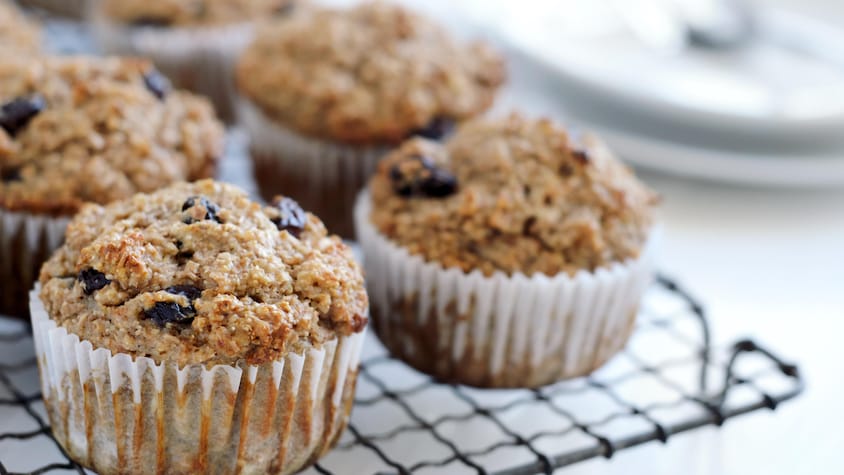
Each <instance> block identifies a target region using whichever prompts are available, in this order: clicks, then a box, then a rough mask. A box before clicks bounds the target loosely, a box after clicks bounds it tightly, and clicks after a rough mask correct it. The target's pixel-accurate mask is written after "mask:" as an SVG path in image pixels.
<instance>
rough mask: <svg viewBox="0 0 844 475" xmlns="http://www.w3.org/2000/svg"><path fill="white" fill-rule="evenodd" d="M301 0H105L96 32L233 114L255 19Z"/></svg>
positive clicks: (104, 45)
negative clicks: (239, 61) (238, 71)
mask: <svg viewBox="0 0 844 475" xmlns="http://www.w3.org/2000/svg"><path fill="white" fill-rule="evenodd" d="M301 3H303V2H302V1H301V0H189V1H186V0H100V1H99V2H98V3H96V4H95V6H93V7H92V11H91V15H90V16H91V19H92V25H93V31H94V36H95V38H96V40H97V42H98V43H99V45H100V47H101V49H103V50H104V51H106V52H108V53H112V54H126V55H136V56H143V57H147V58H151V59H152V60H153V61H154V62H155V64H156V66H158V68H159V69H160V70H161V71H162V72H163V73H164V74H165V75H167V77H169V78H170V80H171V81H173V83H174V84H175V85H176V86H178V87H181V88H184V89H189V90H191V91H194V92H197V93H199V94H203V95H205V96H208V97H209V98H211V100H212V102H213V103H214V107H215V108H216V109H217V113H218V114H219V115H220V117H222V118H224V119H225V120H227V121H232V120H233V118H234V102H233V101H234V85H233V71H232V70H233V68H234V63H235V61H236V58H237V56H238V55H239V54H240V52H241V51H242V50H243V48H244V47H245V46H246V45H247V44H248V43H249V41H250V40H251V38H252V29H253V26H254V23H255V22H256V21H258V20H264V19H266V18H271V17H283V16H286V15H288V14H290V13H291V12H292V11H293V10H294V9H295V8H294V7H296V6H298V5H299V4H301Z"/></svg>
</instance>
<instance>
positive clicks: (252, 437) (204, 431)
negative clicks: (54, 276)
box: [30, 287, 363, 474]
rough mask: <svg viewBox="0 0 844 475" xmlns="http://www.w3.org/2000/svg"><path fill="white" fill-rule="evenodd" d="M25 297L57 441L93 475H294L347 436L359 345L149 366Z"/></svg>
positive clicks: (340, 343)
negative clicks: (69, 327) (85, 336)
mask: <svg viewBox="0 0 844 475" xmlns="http://www.w3.org/2000/svg"><path fill="white" fill-rule="evenodd" d="M39 292H40V289H39V288H38V287H36V289H35V290H33V291H32V293H31V294H30V305H31V314H32V328H33V336H34V340H35V348H36V354H37V357H38V364H39V367H40V373H41V386H42V390H43V394H44V404H45V406H46V408H47V413H48V414H49V417H50V422H51V423H52V427H53V434H54V436H55V437H56V439H57V440H58V441H59V443H60V444H61V445H62V447H63V448H64V449H65V450H66V451H67V453H68V454H69V455H70V456H71V457H72V458H73V459H74V460H76V461H77V462H79V463H81V464H82V465H85V466H86V467H89V468H92V469H94V470H96V471H97V472H98V473H100V474H117V473H120V474H147V473H166V474H193V473H209V474H235V473H238V474H240V473H244V474H259V473H260V474H263V473H280V474H288V473H294V472H296V471H298V470H300V469H301V468H303V467H304V466H306V465H309V464H310V463H312V462H314V461H315V460H316V459H317V458H318V457H319V456H320V455H322V454H323V453H324V452H326V451H328V449H330V448H331V446H332V445H333V444H334V443H335V442H336V440H337V439H338V438H339V436H340V434H341V433H342V431H343V429H344V428H345V426H346V423H347V421H348V415H349V411H350V410H351V406H352V400H353V395H354V387H355V381H356V378H357V366H358V362H359V358H360V350H361V344H362V342H363V334H362V333H358V334H354V335H352V336H348V337H339V338H338V339H335V340H332V341H330V342H328V343H326V344H324V345H323V346H322V348H310V349H308V350H306V351H304V352H303V353H302V354H290V355H288V356H286V357H285V358H284V359H282V360H279V361H274V362H271V363H266V364H262V365H257V366H256V365H247V364H245V363H243V364H239V365H237V366H229V365H216V366H212V367H209V368H206V367H204V366H202V365H188V366H185V367H183V368H179V367H178V366H177V365H175V364H171V363H161V364H156V363H155V361H153V360H152V359H150V358H146V357H137V358H135V359H134V360H133V359H132V357H131V356H130V355H128V354H123V353H118V354H112V353H111V352H110V351H109V350H107V349H104V348H94V347H93V345H92V344H91V343H90V342H88V341H80V339H79V338H78V337H77V336H76V335H73V334H69V333H68V332H67V331H66V330H65V329H63V328H61V327H58V326H57V325H56V324H55V322H53V321H52V320H51V319H50V318H49V316H48V315H47V312H46V311H45V309H44V306H43V304H42V302H41V300H40V298H39V296H38V294H39Z"/></svg>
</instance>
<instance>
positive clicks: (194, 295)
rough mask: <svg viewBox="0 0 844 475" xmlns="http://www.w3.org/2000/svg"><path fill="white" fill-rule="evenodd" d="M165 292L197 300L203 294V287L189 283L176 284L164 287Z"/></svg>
mask: <svg viewBox="0 0 844 475" xmlns="http://www.w3.org/2000/svg"><path fill="white" fill-rule="evenodd" d="M164 291H165V292H167V293H169V294H173V295H181V296H183V297H187V298H188V299H189V300H196V299H198V298H199V297H200V296H201V295H202V289H200V288H197V287H194V286H192V285H189V284H183V285H174V286H172V287H167V288H166V289H164Z"/></svg>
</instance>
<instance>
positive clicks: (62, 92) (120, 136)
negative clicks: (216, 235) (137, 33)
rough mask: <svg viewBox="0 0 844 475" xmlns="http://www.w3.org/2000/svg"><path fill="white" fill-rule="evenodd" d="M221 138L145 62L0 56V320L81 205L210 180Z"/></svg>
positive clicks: (206, 109) (19, 302) (22, 310)
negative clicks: (0, 284)
mask: <svg viewBox="0 0 844 475" xmlns="http://www.w3.org/2000/svg"><path fill="white" fill-rule="evenodd" d="M223 140H224V132H223V128H222V125H221V124H220V123H219V121H217V119H216V118H215V117H214V113H213V110H212V108H211V105H210V104H209V103H208V102H207V101H206V100H205V99H201V98H197V97H194V96H192V95H190V94H187V93H184V92H179V91H171V90H169V88H168V85H167V83H166V80H165V79H164V78H163V77H162V76H161V75H159V74H158V73H157V72H156V71H155V69H154V68H153V67H152V66H151V64H149V63H148V62H146V61H140V60H130V59H117V58H110V59H94V58H85V57H68V58H50V59H38V60H29V59H22V58H21V59H14V60H10V59H8V58H3V59H0V281H2V282H3V284H4V285H3V286H2V287H0V289H2V290H0V314H11V315H17V316H23V315H25V314H26V311H27V308H28V305H27V292H28V291H29V290H30V289H31V288H32V284H33V283H34V282H35V280H36V278H37V276H38V269H39V268H40V267H41V264H42V263H43V262H44V260H45V259H46V258H47V257H48V256H49V255H50V253H51V252H52V251H53V250H54V249H55V248H56V247H58V246H59V245H60V244H61V240H62V236H63V233H64V226H65V225H66V224H67V220H68V218H69V217H70V216H72V215H73V214H74V213H75V212H76V211H77V210H78V209H79V208H80V206H81V205H82V204H83V203H86V202H94V203H101V204H104V203H108V202H111V201H114V200H116V199H121V198H126V197H129V196H132V195H133V194H135V193H137V192H140V191H152V190H156V189H158V188H162V187H164V186H167V185H169V184H171V183H174V182H179V181H184V180H195V179H199V178H205V177H210V176H212V175H213V174H214V171H215V168H216V164H217V161H218V159H219V158H220V157H221V155H222V152H223Z"/></svg>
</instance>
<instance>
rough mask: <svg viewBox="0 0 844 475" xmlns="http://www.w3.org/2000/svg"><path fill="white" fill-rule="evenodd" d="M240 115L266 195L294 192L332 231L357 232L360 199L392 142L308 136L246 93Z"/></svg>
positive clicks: (351, 235) (240, 106)
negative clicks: (277, 118) (355, 214)
mask: <svg viewBox="0 0 844 475" xmlns="http://www.w3.org/2000/svg"><path fill="white" fill-rule="evenodd" d="M238 118H239V120H240V121H241V123H242V124H243V126H244V128H245V129H246V131H247V132H248V133H249V136H250V152H251V155H252V160H253V162H254V164H255V167H254V170H255V179H256V181H257V183H258V186H259V189H260V192H261V195H262V196H263V197H264V199H266V200H269V199H271V198H272V197H273V196H275V195H279V194H283V195H285V196H290V197H292V198H294V199H295V200H297V201H298V202H299V203H300V204H301V205H302V206H303V207H305V209H307V210H308V211H311V212H312V213H314V214H316V215H317V216H319V217H320V219H322V221H323V222H324V223H325V225H326V227H327V228H328V230H329V231H331V232H332V233H336V234H339V235H341V236H343V237H346V238H351V237H353V235H354V220H353V216H352V213H353V208H354V203H355V199H356V197H357V194H358V193H359V192H360V190H361V189H363V188H364V186H366V182H367V180H369V177H370V176H371V175H372V173H373V172H374V171H375V168H376V166H377V165H378V161H379V160H380V159H381V157H383V156H384V154H385V153H387V151H388V150H389V147H387V146H383V145H373V146H351V145H345V144H342V143H336V142H331V141H327V140H319V139H314V138H310V137H305V136H303V135H301V134H299V133H297V132H295V131H293V130H290V129H288V128H286V127H284V126H281V125H279V124H278V123H276V122H275V121H273V120H272V119H271V118H269V117H267V116H266V114H264V113H263V112H262V111H261V110H260V109H259V108H258V107H256V106H255V105H254V104H252V103H251V102H250V101H249V100H248V99H245V98H241V99H240V100H239V101H238Z"/></svg>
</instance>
